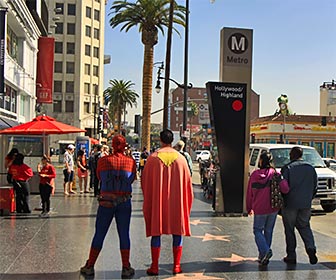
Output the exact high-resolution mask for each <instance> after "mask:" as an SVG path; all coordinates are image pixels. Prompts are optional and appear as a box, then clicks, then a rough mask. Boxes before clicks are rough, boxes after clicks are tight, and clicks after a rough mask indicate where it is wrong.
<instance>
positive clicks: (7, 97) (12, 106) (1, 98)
mask: <svg viewBox="0 0 336 280" xmlns="http://www.w3.org/2000/svg"><path fill="white" fill-rule="evenodd" d="M5 90H6V92H5V93H4V94H3V95H0V107H1V108H4V109H6V110H8V111H11V112H14V113H16V98H17V92H16V90H14V89H13V88H11V87H10V86H8V85H6V89H5Z"/></svg>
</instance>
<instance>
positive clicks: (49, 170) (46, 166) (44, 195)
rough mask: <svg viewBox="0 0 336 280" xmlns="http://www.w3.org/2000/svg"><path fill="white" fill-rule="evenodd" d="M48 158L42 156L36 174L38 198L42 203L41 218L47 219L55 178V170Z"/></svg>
mask: <svg viewBox="0 0 336 280" xmlns="http://www.w3.org/2000/svg"><path fill="white" fill-rule="evenodd" d="M50 162H51V161H50V157H48V156H46V155H43V157H42V159H41V164H40V163H39V164H38V165H37V172H38V173H39V176H40V184H39V190H40V196H41V201H42V203H41V204H42V213H41V217H49V212H50V195H51V194H53V193H54V191H55V185H54V178H56V170H55V168H54V166H53V165H51V163H50Z"/></svg>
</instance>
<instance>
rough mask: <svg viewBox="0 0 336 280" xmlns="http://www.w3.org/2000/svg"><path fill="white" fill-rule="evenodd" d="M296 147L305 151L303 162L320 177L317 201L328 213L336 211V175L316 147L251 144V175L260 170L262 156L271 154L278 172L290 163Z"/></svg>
mask: <svg viewBox="0 0 336 280" xmlns="http://www.w3.org/2000/svg"><path fill="white" fill-rule="evenodd" d="M294 146H299V147H301V148H302V149H303V156H302V158H303V160H305V161H307V162H309V163H310V164H311V165H312V166H314V167H315V170H316V173H317V177H318V188H317V194H316V196H315V199H314V200H315V201H316V202H319V203H320V204H321V206H322V208H323V210H324V211H326V212H333V211H334V210H335V209H336V173H335V172H334V171H332V170H330V169H329V168H327V166H326V164H325V163H324V161H323V159H322V158H321V156H320V154H319V153H318V152H317V151H316V150H315V148H314V147H309V146H301V145H291V144H263V143H259V144H250V157H249V174H251V173H252V172H253V171H254V170H256V169H257V168H258V162H259V158H260V154H261V153H262V152H265V151H267V152H270V153H271V154H272V156H273V163H274V165H275V168H276V169H277V170H280V169H281V168H282V167H283V166H284V165H285V164H287V163H289V161H290V160H289V152H290V150H291V149H292V148H293V147H294Z"/></svg>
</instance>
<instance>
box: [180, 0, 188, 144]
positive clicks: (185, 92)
mask: <svg viewBox="0 0 336 280" xmlns="http://www.w3.org/2000/svg"><path fill="white" fill-rule="evenodd" d="M188 39H189V0H186V20H185V37H184V89H183V101H184V102H183V126H182V129H183V136H182V138H183V140H184V143H187V141H186V140H187V138H186V136H185V132H186V130H187V121H188V107H187V102H188V88H189V87H188V52H189V48H188V46H189V40H188ZM185 146H186V145H185Z"/></svg>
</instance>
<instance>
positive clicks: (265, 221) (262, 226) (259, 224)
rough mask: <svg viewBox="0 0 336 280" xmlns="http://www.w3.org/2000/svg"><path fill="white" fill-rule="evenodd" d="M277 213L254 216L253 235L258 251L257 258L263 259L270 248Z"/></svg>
mask: <svg viewBox="0 0 336 280" xmlns="http://www.w3.org/2000/svg"><path fill="white" fill-rule="evenodd" d="M277 214H278V212H274V213H271V214H264V215H254V221H253V233H254V240H255V242H256V244H257V247H258V251H259V258H260V259H261V258H263V257H264V256H265V255H266V253H267V252H268V251H269V249H270V248H271V244H272V236H273V229H274V225H275V221H276V218H277Z"/></svg>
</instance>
